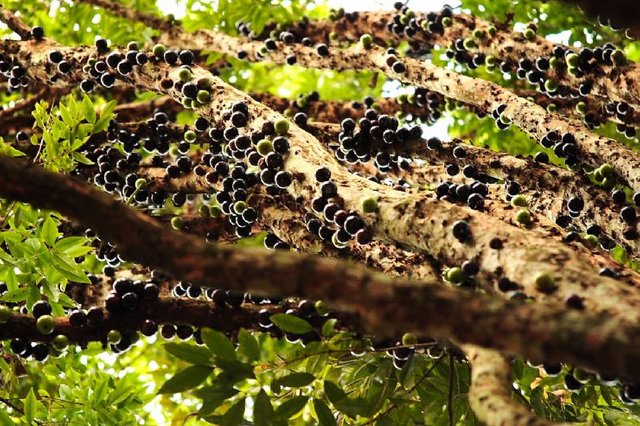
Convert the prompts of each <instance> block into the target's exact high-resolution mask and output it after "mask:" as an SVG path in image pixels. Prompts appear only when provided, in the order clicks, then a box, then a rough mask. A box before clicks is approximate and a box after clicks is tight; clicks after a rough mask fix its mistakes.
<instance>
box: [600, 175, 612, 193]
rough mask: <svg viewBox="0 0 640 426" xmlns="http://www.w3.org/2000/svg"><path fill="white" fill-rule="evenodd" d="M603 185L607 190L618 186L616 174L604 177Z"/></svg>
mask: <svg viewBox="0 0 640 426" xmlns="http://www.w3.org/2000/svg"><path fill="white" fill-rule="evenodd" d="M601 185H602V187H603V188H604V189H606V190H610V189H613V187H614V186H616V178H615V176H614V177H606V178H604V179H602V183H601Z"/></svg>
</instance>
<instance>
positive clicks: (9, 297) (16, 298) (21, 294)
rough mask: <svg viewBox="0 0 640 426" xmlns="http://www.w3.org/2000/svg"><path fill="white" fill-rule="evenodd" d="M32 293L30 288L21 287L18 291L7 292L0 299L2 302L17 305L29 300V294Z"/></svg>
mask: <svg viewBox="0 0 640 426" xmlns="http://www.w3.org/2000/svg"><path fill="white" fill-rule="evenodd" d="M30 292H31V288H30V287H20V288H18V289H16V290H11V291H8V292H6V293H5V294H3V295H2V297H0V300H2V301H3V302H10V303H17V302H22V301H24V300H27V297H29V293H30Z"/></svg>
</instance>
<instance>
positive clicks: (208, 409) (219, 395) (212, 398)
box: [193, 385, 238, 417]
mask: <svg viewBox="0 0 640 426" xmlns="http://www.w3.org/2000/svg"><path fill="white" fill-rule="evenodd" d="M193 393H194V395H196V396H197V397H198V398H201V399H202V407H200V410H199V411H198V416H200V417H205V416H208V415H209V414H211V413H213V412H214V411H215V410H216V408H218V407H219V406H220V404H222V403H223V402H224V401H225V400H227V399H229V398H231V397H232V396H234V395H237V394H238V391H237V390H236V389H233V388H231V387H228V388H225V387H222V386H221V385H214V386H204V387H202V388H199V389H197V390H195V391H194V392H193Z"/></svg>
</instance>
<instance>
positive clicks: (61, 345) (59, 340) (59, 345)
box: [52, 334, 69, 351]
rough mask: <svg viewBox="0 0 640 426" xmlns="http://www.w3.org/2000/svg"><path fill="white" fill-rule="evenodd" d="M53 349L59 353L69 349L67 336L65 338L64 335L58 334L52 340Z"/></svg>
mask: <svg viewBox="0 0 640 426" xmlns="http://www.w3.org/2000/svg"><path fill="white" fill-rule="evenodd" d="M52 343H53V347H54V348H56V349H57V350H59V351H64V350H65V349H67V348H68V347H69V338H68V337H67V336H65V335H64V334H58V335H57V336H56V337H55V338H54V339H53V342H52Z"/></svg>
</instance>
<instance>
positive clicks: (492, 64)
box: [484, 55, 498, 67]
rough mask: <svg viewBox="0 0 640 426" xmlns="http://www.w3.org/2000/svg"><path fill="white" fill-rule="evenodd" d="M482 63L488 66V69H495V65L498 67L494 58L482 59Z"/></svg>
mask: <svg viewBox="0 0 640 426" xmlns="http://www.w3.org/2000/svg"><path fill="white" fill-rule="evenodd" d="M484 63H485V64H486V65H487V66H488V67H495V66H496V65H498V60H497V59H496V57H495V56H491V55H489V56H487V57H486V58H484Z"/></svg>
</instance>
